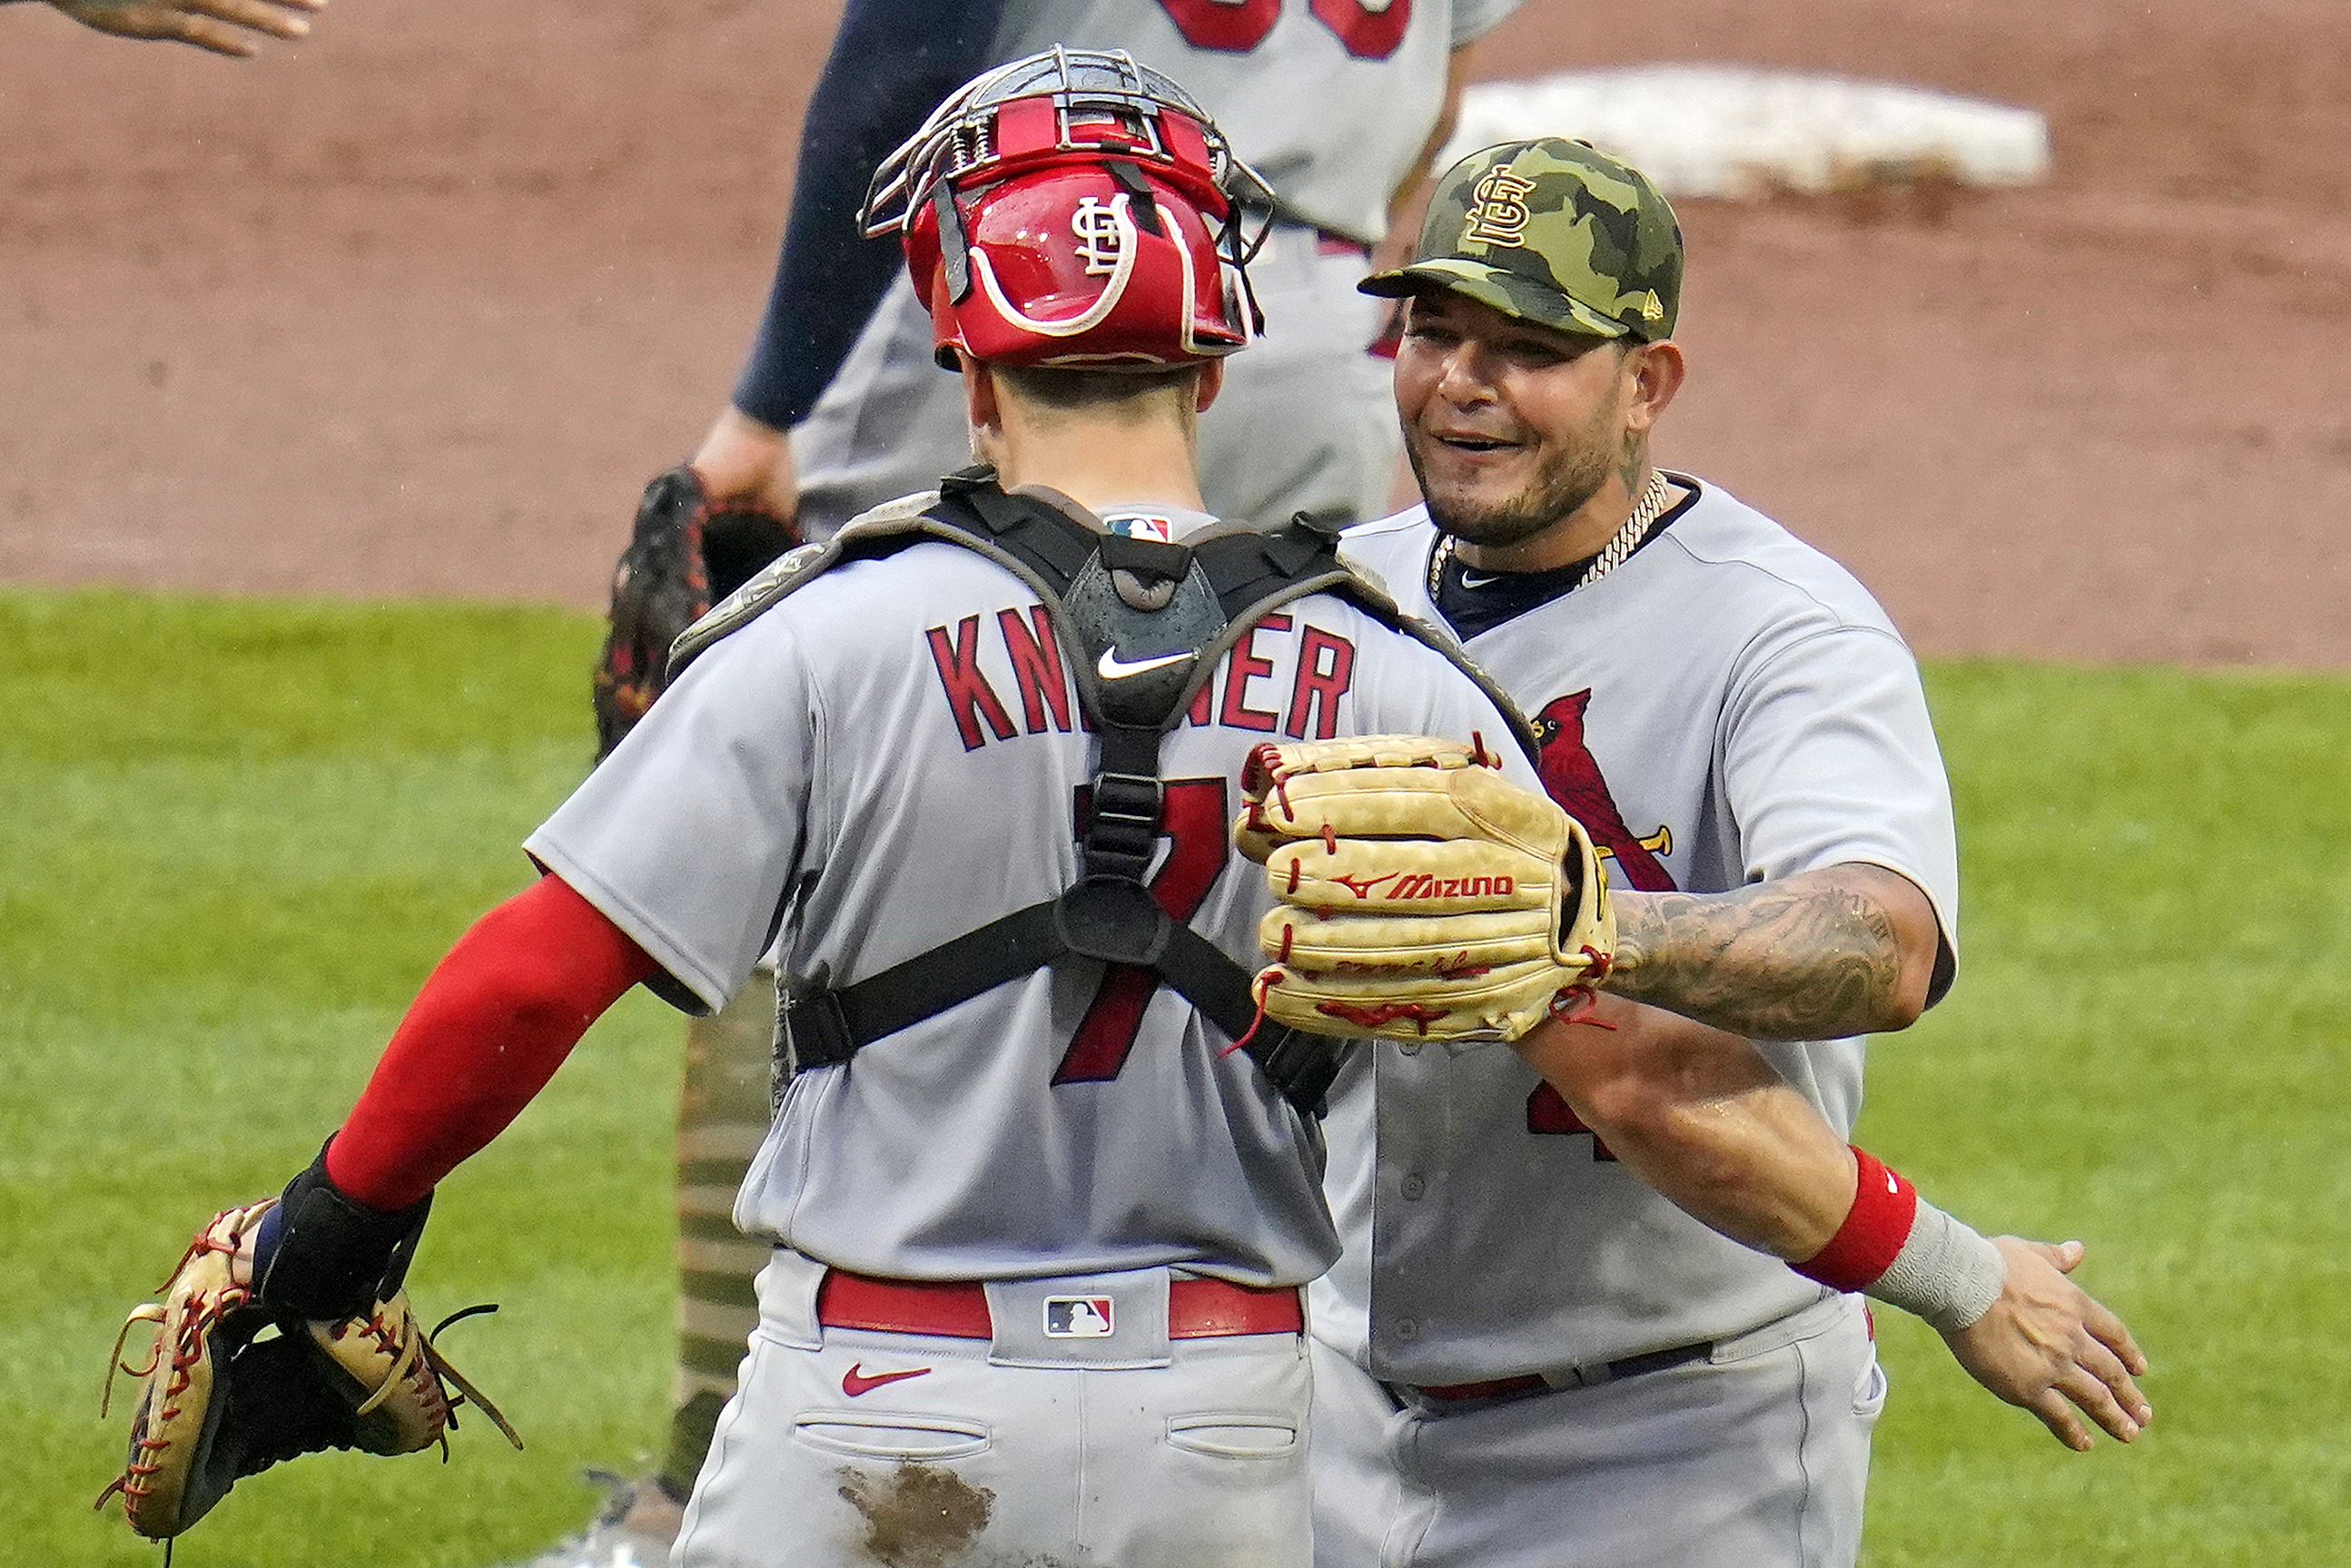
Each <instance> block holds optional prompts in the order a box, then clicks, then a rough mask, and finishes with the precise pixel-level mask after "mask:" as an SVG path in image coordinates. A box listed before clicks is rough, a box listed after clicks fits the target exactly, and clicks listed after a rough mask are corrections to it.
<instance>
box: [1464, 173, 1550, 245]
mask: <svg viewBox="0 0 2351 1568" xmlns="http://www.w3.org/2000/svg"><path fill="white" fill-rule="evenodd" d="M1534 188H1535V183H1534V182H1533V181H1532V180H1521V179H1520V178H1519V177H1518V176H1517V175H1516V174H1513V173H1511V172H1510V171H1509V170H1508V169H1497V170H1495V171H1493V172H1491V173H1489V174H1488V175H1487V176H1486V177H1485V178H1484V179H1482V180H1480V181H1479V182H1478V185H1477V188H1476V190H1475V191H1473V192H1472V193H1471V194H1472V195H1474V196H1475V197H1476V198H1477V199H1476V201H1475V203H1474V204H1472V205H1471V206H1470V208H1469V221H1468V224H1466V225H1463V227H1462V230H1461V243H1462V244H1463V245H1469V244H1472V243H1473V242H1482V243H1484V244H1487V245H1522V244H1524V243H1525V242H1526V234H1527V223H1528V220H1529V219H1531V218H1532V217H1533V216H1534V214H1532V213H1531V212H1530V211H1528V210H1527V203H1526V198H1527V195H1528V193H1530V192H1531V191H1532V190H1533V189H1534Z"/></svg>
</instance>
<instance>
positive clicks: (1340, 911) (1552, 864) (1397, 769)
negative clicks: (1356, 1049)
mask: <svg viewBox="0 0 2351 1568" xmlns="http://www.w3.org/2000/svg"><path fill="white" fill-rule="evenodd" d="M1243 786H1244V789H1245V790H1246V792H1247V796H1248V805H1247V807H1246V808H1245V809H1244V810H1243V812H1242V815H1241V819H1240V821H1238V823H1236V824H1235V825H1234V829H1233V841H1234V842H1235V843H1236V844H1238V846H1239V847H1240V849H1241V852H1243V853H1245V854H1247V855H1248V856H1249V858H1250V859H1251V860H1255V861H1258V862H1261V863H1262V864H1263V865H1264V866H1265V873H1266V880H1267V882H1268V883H1270V885H1271V886H1272V889H1273V892H1274V895H1275V896H1276V897H1277V898H1279V899H1280V900H1281V904H1280V907H1279V908H1277V909H1275V910H1274V911H1273V912H1272V913H1271V914H1270V915H1267V916H1266V917H1265V919H1264V921H1263V922H1262V923H1261V924H1260V925H1259V928H1258V936H1259V942H1260V943H1261V944H1262V946H1264V948H1265V955H1266V956H1267V957H1268V958H1270V959H1271V960H1273V962H1272V965H1271V967H1268V968H1266V969H1264V970H1263V971H1261V972H1260V973H1259V977H1258V984H1259V995H1260V996H1261V997H1262V998H1264V1003H1265V1012H1266V1016H1267V1017H1268V1018H1270V1019H1273V1020H1274V1021H1276V1022H1277V1023H1282V1024H1287V1025H1289V1026H1290V1028H1292V1029H1301V1030H1311V1032H1313V1033H1316V1034H1378V1035H1387V1036H1391V1037H1398V1038H1406V1039H1426V1040H1516V1039H1518V1037H1519V1036H1520V1035H1522V1034H1524V1033H1525V1032H1526V1031H1527V1030H1531V1029H1532V1028H1533V1027H1534V1026H1535V1025H1536V1024H1537V1023H1539V1022H1541V1020H1542V1019H1543V1018H1544V1016H1545V1015H1546V1014H1547V1013H1550V1012H1552V1010H1554V1009H1555V1007H1559V1006H1563V1005H1566V1004H1567V1003H1569V1002H1572V1001H1573V1000H1575V999H1580V998H1585V997H1588V996H1589V994H1590V991H1591V988H1592V987H1593V986H1595V985H1597V984H1598V983H1599V982H1600V980H1601V979H1602V978H1603V977H1605V976H1606V975H1607V973H1608V967H1609V965H1610V963H1611V962H1612V961H1613V958H1614V952H1615V947H1616V923H1615V920H1614V917H1613V916H1612V915H1610V914H1609V911H1608V884H1607V881H1606V878H1605V877H1604V874H1603V873H1602V872H1601V869H1600V860H1599V856H1598V854H1597V853H1596V852H1595V851H1594V850H1593V844H1592V839H1591V837H1590V835H1588V834H1587V833H1585V832H1584V831H1583V825H1582V824H1581V823H1579V822H1577V821H1575V819H1574V818H1573V817H1571V816H1569V815H1568V814H1567V813H1566V812H1564V811H1562V810H1560V809H1559V807H1558V806H1557V805H1555V804H1553V803H1552V800H1550V799H1549V798H1547V797H1545V796H1542V795H1538V794H1535V793H1533V792H1532V791H1531V790H1527V789H1520V787H1519V786H1517V785H1515V784H1513V783H1511V782H1510V780H1508V779H1504V778H1503V777H1502V776H1501V774H1500V773H1499V771H1497V770H1496V767H1495V764H1494V762H1493V759H1492V758H1490V757H1489V756H1488V755H1487V753H1486V750H1485V747H1484V746H1483V745H1482V744H1480V745H1479V746H1478V747H1474V748H1473V747H1467V746H1463V745H1461V744H1460V743H1459V742H1458V741H1451V740H1435V739H1431V738H1429V737H1426V736H1416V735H1378V736H1366V737H1361V738H1358V739H1354V740H1326V741H1306V742H1301V743H1297V744H1293V745H1289V746H1275V745H1267V746H1260V747H1258V749H1257V751H1256V753H1255V755H1254V756H1252V757H1251V758H1250V759H1249V768H1248V771H1247V773H1246V774H1245V776H1244V779H1243Z"/></svg>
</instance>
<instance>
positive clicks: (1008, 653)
mask: <svg viewBox="0 0 2351 1568" xmlns="http://www.w3.org/2000/svg"><path fill="white" fill-rule="evenodd" d="M923 639H924V643H925V647H926V648H927V650H928V652H929V654H930V659H931V664H932V667H933V668H934V669H935V670H936V671H937V673H938V682H939V695H940V696H941V697H942V698H943V699H944V700H945V701H946V706H947V712H948V714H949V716H951V717H952V718H953V719H954V721H955V727H956V733H957V734H958V735H959V736H961V737H963V746H964V749H965V750H966V751H976V750H977V749H979V747H983V746H986V745H987V744H988V743H989V742H990V741H992V740H1011V739H1013V738H1014V737H1019V736H1022V735H1043V734H1046V733H1047V732H1048V731H1057V732H1060V733H1062V734H1067V733H1068V732H1069V731H1070V730H1071V729H1072V728H1075V727H1080V726H1081V725H1082V724H1083V722H1084V719H1083V715H1082V713H1081V710H1080V708H1079V706H1078V702H1077V695H1076V691H1075V687H1074V684H1073V682H1072V681H1071V674H1070V671H1069V669H1068V668H1067V666H1066V664H1064V662H1063V652H1062V648H1061V642H1060V640H1059V639H1058V638H1056V637H1055V636H1054V634H1053V623H1052V618H1051V616H1050V613H1049V612H1047V610H1046V608H1045V606H1044V605H1043V604H1042V603H1041V602H1030V603H1029V604H1026V605H1021V604H1010V605H1006V606H1004V607H1002V608H1000V609H998V610H996V611H994V612H983V613H980V614H974V615H967V616H964V617H963V618H961V619H960V620H958V621H956V622H953V623H951V624H940V625H935V626H930V627H926V628H925V629H924V632H923ZM1354 670H1355V644H1354V643H1353V641H1351V640H1350V639H1349V638H1347V637H1345V636H1343V635H1341V634H1340V633H1338V632H1332V631H1328V630H1326V629H1324V628H1322V627H1321V626H1317V625H1314V624H1313V623H1312V622H1309V621H1306V620H1304V619H1302V618H1301V617H1300V616H1298V615H1295V614H1293V613H1290V612H1275V613H1272V614H1270V615H1266V616H1264V617H1262V618H1261V619H1259V622H1258V623H1257V624H1256V625H1254V626H1252V627H1250V628H1249V630H1248V631H1247V632H1243V633H1242V634H1241V636H1240V639H1239V641H1238V642H1237V643H1234V644H1233V647H1232V651H1231V652H1230V653H1228V654H1226V655H1225V657H1224V658H1223V659H1222V660H1221V661H1220V662H1219V663H1218V664H1217V669H1216V671H1215V673H1214V674H1212V675H1211V676H1210V677H1209V678H1208V680H1207V682H1206V683H1204V684H1203V685H1201V687H1200V689H1199V690H1198V691H1196V692H1195V693H1194V694H1193V695H1192V702H1191V706H1190V707H1189V709H1188V710H1187V713H1186V720H1185V722H1186V723H1188V724H1191V725H1194V726H1197V727H1207V726H1209V725H1220V726H1223V727H1226V728H1228V729H1239V730H1249V731H1253V732H1255V733H1257V734H1259V735H1276V734H1279V735H1283V736H1287V737H1290V739H1293V740H1301V739H1306V738H1309V737H1311V738H1314V739H1318V740H1328V739H1330V738H1331V737H1332V736H1333V735H1335V734H1336V733H1337V732H1338V724H1339V699H1340V698H1341V697H1343V696H1344V695H1346V693H1347V690H1348V687H1349V685H1350V684H1351V683H1352V682H1353V678H1354ZM1431 896H1433V895H1431Z"/></svg>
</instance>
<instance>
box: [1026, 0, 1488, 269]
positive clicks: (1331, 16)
mask: <svg viewBox="0 0 2351 1568" xmlns="http://www.w3.org/2000/svg"><path fill="white" fill-rule="evenodd" d="M1519 5H1520V0H1452V3H1450V4H1448V3H1447V0H1433V3H1432V0H1376V3H1374V0H1036V3H1034V4H1015V5H1008V6H1007V7H1006V15H1005V17H1004V20H1003V22H1002V24H1001V28H1000V31H999V32H998V35H997V42H996V51H995V52H996V57H997V58H998V59H1006V60H1011V59H1019V57H1022V56H1024V55H1029V54H1034V53H1036V52H1037V51H1038V50H1040V49H1050V48H1051V47H1053V46H1054V45H1056V44H1061V45H1063V46H1065V47H1070V48H1073V49H1124V50H1125V51H1126V52H1127V53H1128V54H1130V55H1133V56H1134V57H1135V58H1136V59H1137V60H1138V61H1140V62H1142V63H1143V64H1144V65H1146V66H1149V67H1151V68H1153V69H1155V70H1158V71H1162V72H1164V73H1165V74H1166V75H1167V76H1168V77H1170V78H1173V79H1175V81H1177V82H1180V83H1182V84H1183V87H1184V90H1185V91H1186V92H1188V93H1190V94H1191V95H1192V96H1193V97H1194V98H1195V99H1197V100H1198V101H1199V102H1200V104H1201V105H1202V106H1203V107H1204V108H1206V109H1207V111H1208V112H1209V114H1210V115H1212V116H1213V117H1215V119H1216V121H1217V128H1218V129H1220V130H1221V131H1224V133H1225V135H1226V137H1227V138H1228V140H1229V141H1231V142H1232V144H1233V149H1234V151H1235V152H1238V153H1239V154H1240V155H1241V157H1242V158H1243V159H1244V160H1246V161H1247V162H1249V165H1250V167H1252V168H1254V169H1255V170H1257V172H1259V173H1260V174H1262V175H1264V176H1265V178H1266V182H1267V183H1269V184H1270V185H1272V187H1273V188H1274V190H1275V192H1276V193H1278V194H1279V196H1280V200H1281V205H1282V210H1283V211H1284V212H1285V213H1287V214H1290V215H1291V216H1293V217H1295V218H1297V219H1299V220H1301V222H1303V223H1306V224H1308V225H1311V226H1313V227H1316V228H1322V229H1328V230H1330V231H1332V233H1334V234H1342V235H1350V236H1352V237H1353V238H1354V239H1357V240H1360V241H1362V242H1363V243H1364V244H1365V245H1374V244H1377V243H1378V241H1379V239H1380V237H1381V236H1382V235H1384V234H1386V233H1387V223H1388V216H1387V213H1388V200H1389V198H1390V197H1392V196H1393V195H1395V189H1396V186H1397V185H1398V184H1400V183H1403V180H1404V178H1405V175H1406V174H1407V173H1408V172H1410V171H1411V166H1412V161H1413V160H1414V159H1415V158H1416V157H1418V156H1419V155H1420V151H1421V148H1422V146H1423V145H1424V144H1425V143H1426V141H1427V140H1428V133H1429V131H1430V129H1431V128H1432V127H1434V126H1435V125H1436V123H1437V111H1438V110H1439V108H1440V107H1441V105H1442V104H1443V102H1444V99H1445V69H1446V61H1447V57H1448V56H1449V55H1450V54H1451V53H1452V51H1453V50H1454V49H1455V48H1456V47H1458V46H1460V45H1462V44H1466V43H1468V42H1469V41H1470V40H1472V39H1474V38H1477V37H1480V36H1481V35H1483V34H1485V33H1486V32H1488V31H1489V30H1490V29H1491V28H1492V27H1494V26H1496V25H1497V24H1498V23H1499V22H1500V21H1501V20H1502V19H1503V18H1504V17H1506V16H1509V15H1510V13H1511V12H1512V11H1515V10H1516V9H1518V7H1519Z"/></svg>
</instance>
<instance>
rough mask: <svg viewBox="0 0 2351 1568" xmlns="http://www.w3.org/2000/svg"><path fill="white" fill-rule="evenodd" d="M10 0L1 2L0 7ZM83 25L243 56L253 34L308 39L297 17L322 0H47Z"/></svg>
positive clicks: (248, 52) (247, 54) (249, 48)
mask: <svg viewBox="0 0 2351 1568" xmlns="http://www.w3.org/2000/svg"><path fill="white" fill-rule="evenodd" d="M12 3H13V0H0V5H10V4H12ZM49 4H50V5H54V6H56V7H57V9H58V10H60V11H62V12H64V13H65V14H66V15H67V16H71V17H72V18H73V19H74V20H75V21H77V22H79V23H81V24H82V25H83V26H89V27H95V28H97V29H98V30H99V32H101V33H112V34H114V35H115V36H116V37H122V38H154V39H161V40H162V41H164V42H168V43H179V44H193V45H194V46H195V47H198V48H200V49H209V50H211V51H212V52H213V53H214V54H216V55H234V56H236V57H239V58H248V57H251V56H252V55H253V54H254V52H255V49H254V43H253V38H252V35H253V34H256V33H259V34H262V35H264V36H266V37H272V38H307V37H309V36H310V24H309V22H308V19H306V18H305V17H303V16H300V15H299V13H301V12H305V11H323V10H325V9H326V6H327V0H49Z"/></svg>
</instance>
